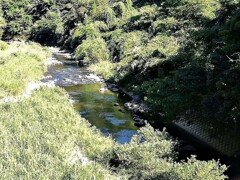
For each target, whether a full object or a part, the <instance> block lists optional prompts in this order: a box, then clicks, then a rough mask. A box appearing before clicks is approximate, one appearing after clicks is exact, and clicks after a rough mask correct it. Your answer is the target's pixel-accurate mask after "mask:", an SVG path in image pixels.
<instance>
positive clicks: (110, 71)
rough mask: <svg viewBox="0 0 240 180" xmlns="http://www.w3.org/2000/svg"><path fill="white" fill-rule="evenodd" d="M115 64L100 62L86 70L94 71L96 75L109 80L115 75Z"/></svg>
mask: <svg viewBox="0 0 240 180" xmlns="http://www.w3.org/2000/svg"><path fill="white" fill-rule="evenodd" d="M115 66H116V65H115V64H113V63H111V62H109V61H106V60H104V61H100V62H98V63H95V64H92V65H91V66H90V67H89V68H88V69H89V70H91V71H94V72H95V73H97V74H98V75H100V76H102V77H103V78H104V79H106V80H110V79H112V78H113V77H114V75H115Z"/></svg>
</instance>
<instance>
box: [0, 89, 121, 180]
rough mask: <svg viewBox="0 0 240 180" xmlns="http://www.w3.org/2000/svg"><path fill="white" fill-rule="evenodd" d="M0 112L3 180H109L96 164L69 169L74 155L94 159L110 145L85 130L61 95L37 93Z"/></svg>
mask: <svg viewBox="0 0 240 180" xmlns="http://www.w3.org/2000/svg"><path fill="white" fill-rule="evenodd" d="M0 111H1V116H0V132H1V136H0V144H1V146H0V155H1V158H0V171H1V177H2V178H3V179H10V178H13V179H19V178H20V179H21V178H27V179H60V178H64V177H65V178H75V179H80V178H81V179H93V178H96V179H114V178H113V176H112V175H111V174H110V173H109V172H108V171H107V170H104V169H103V168H102V167H101V166H100V165H99V164H97V163H90V164H89V165H87V166H85V167H83V166H82V165H81V163H80V162H78V163H76V164H74V163H71V162H73V161H72V160H71V159H74V158H76V157H77V155H76V153H75V155H74V152H75V151H76V149H79V151H81V152H82V153H84V154H87V155H88V156H89V157H93V156H99V157H100V156H101V154H103V153H104V152H105V151H107V150H108V149H109V148H111V147H112V145H113V143H114V142H113V141H112V140H111V139H110V138H105V137H103V136H101V135H100V133H99V132H97V131H96V130H93V129H90V127H89V126H90V125H89V123H87V122H86V121H85V120H84V119H82V118H80V117H79V115H78V114H77V113H76V112H75V111H74V109H73V107H72V105H71V104H70V103H69V101H68V97H67V95H66V94H65V92H64V91H63V90H61V89H59V88H53V89H47V88H42V89H40V90H38V91H36V92H34V94H33V95H32V97H31V98H28V99H25V100H23V101H22V102H19V103H10V104H6V105H1V106H0ZM115 177H116V176H115ZM116 178H117V177H116Z"/></svg>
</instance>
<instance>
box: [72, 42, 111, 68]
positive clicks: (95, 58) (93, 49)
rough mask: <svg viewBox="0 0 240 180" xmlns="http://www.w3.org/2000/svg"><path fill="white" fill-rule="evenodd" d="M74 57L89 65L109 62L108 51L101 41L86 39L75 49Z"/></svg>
mask: <svg viewBox="0 0 240 180" xmlns="http://www.w3.org/2000/svg"><path fill="white" fill-rule="evenodd" d="M75 56H76V58H77V59H80V60H83V61H84V62H85V63H88V64H90V63H95V62H101V61H106V60H109V50H108V48H107V45H106V43H105V41H104V40H103V39H101V38H96V39H87V40H85V41H83V43H82V44H81V45H79V46H78V47H77V49H76V51H75Z"/></svg>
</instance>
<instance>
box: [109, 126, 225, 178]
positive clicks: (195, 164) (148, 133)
mask: <svg viewBox="0 0 240 180" xmlns="http://www.w3.org/2000/svg"><path fill="white" fill-rule="evenodd" d="M175 147H176V141H173V140H172V139H171V137H170V136H169V134H168V133H167V132H166V131H165V130H163V131H162V132H160V131H155V130H154V129H153V128H152V127H151V126H150V125H147V126H146V127H144V128H141V129H140V130H139V131H138V134H137V135H136V136H134V137H133V138H132V140H131V142H130V143H127V144H124V145H116V146H115V148H114V149H113V155H114V158H115V160H116V161H117V162H118V163H119V165H118V167H117V168H114V170H115V171H117V172H118V173H121V174H124V175H125V174H126V175H127V176H128V177H129V178H130V179H178V180H185V179H198V180H200V179H204V180H215V179H218V180H223V179H226V178H227V177H226V176H225V175H224V174H223V173H224V172H225V171H226V166H224V165H221V164H220V163H219V162H216V161H214V160H212V161H207V162H206V161H198V160H197V159H196V158H195V157H192V158H190V159H188V161H187V162H180V163H177V162H175V161H174V160H175V158H176V153H175V152H174V148H175Z"/></svg>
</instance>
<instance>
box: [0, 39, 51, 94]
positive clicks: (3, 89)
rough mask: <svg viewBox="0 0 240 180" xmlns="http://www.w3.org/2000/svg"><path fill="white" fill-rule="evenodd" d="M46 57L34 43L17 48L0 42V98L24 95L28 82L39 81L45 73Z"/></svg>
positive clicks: (42, 50)
mask: <svg viewBox="0 0 240 180" xmlns="http://www.w3.org/2000/svg"><path fill="white" fill-rule="evenodd" d="M48 55H49V52H48V51H47V50H46V49H44V48H42V47H41V46H39V45H37V44H34V43H32V44H29V45H21V46H18V45H16V44H12V45H7V44H5V43H4V42H0V98H3V97H4V96H9V95H10V96H13V95H19V94H21V93H24V92H25V91H26V87H27V83H28V82H30V81H36V80H39V78H40V77H41V76H42V75H43V73H44V72H45V71H46V66H45V61H46V59H47V56H48Z"/></svg>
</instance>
